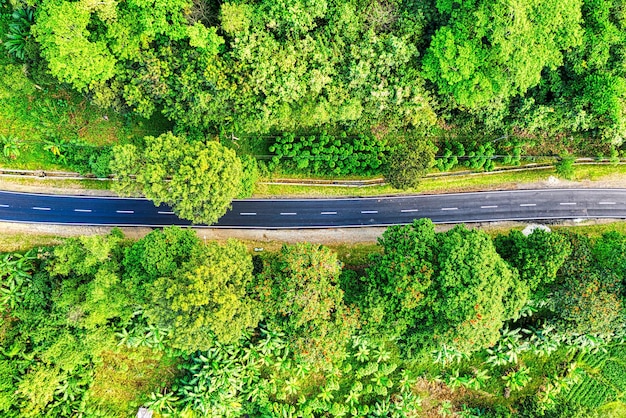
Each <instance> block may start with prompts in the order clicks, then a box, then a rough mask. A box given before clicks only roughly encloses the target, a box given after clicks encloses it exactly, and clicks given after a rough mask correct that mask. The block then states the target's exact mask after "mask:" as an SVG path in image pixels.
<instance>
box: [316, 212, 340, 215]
mask: <svg viewBox="0 0 626 418" xmlns="http://www.w3.org/2000/svg"><path fill="white" fill-rule="evenodd" d="M336 214H337V212H320V215H336Z"/></svg>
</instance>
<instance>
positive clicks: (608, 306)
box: [553, 234, 624, 334]
mask: <svg viewBox="0 0 626 418" xmlns="http://www.w3.org/2000/svg"><path fill="white" fill-rule="evenodd" d="M567 238H568V240H569V242H570V245H571V247H572V253H571V254H570V256H569V257H568V258H567V260H566V261H565V262H564V263H563V265H562V266H561V269H560V270H559V272H558V282H557V286H556V287H555V289H554V297H553V310H554V313H555V321H556V322H557V324H558V325H560V326H561V328H563V330H564V331H565V332H569V333H574V334H596V333H600V334H611V333H613V332H614V331H616V330H617V329H619V328H621V327H622V326H623V309H624V306H623V301H622V299H621V297H620V296H621V294H620V293H621V291H622V279H623V277H621V276H620V275H619V271H620V270H619V265H604V264H603V262H607V261H609V259H607V258H604V257H605V255H606V254H607V253H606V252H605V251H604V249H605V247H604V245H605V243H602V244H600V246H599V248H598V249H596V248H594V243H593V242H592V241H591V239H590V238H588V237H586V236H583V235H580V234H567ZM608 239H609V240H610V239H611V238H610V237H609V238H608ZM596 254H597V255H599V256H600V260H602V261H599V260H598V258H596ZM616 267H617V268H616Z"/></svg>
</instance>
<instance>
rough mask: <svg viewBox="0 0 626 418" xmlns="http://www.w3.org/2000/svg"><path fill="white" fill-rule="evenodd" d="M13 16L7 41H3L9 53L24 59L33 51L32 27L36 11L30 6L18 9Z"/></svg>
mask: <svg viewBox="0 0 626 418" xmlns="http://www.w3.org/2000/svg"><path fill="white" fill-rule="evenodd" d="M11 17H12V22H11V24H10V25H9V31H8V33H7V34H6V41H4V42H3V43H4V47H5V48H6V50H7V52H8V53H9V54H11V55H13V56H14V57H15V58H17V59H19V60H21V61H24V60H25V59H26V58H27V56H29V55H30V54H31V53H32V52H31V51H30V49H32V35H31V34H30V27H31V25H32V24H33V21H34V11H33V9H30V8H24V9H17V10H15V11H14V12H13V14H12V15H11ZM29 58H30V56H29Z"/></svg>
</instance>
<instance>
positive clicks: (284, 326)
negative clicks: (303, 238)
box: [255, 244, 357, 368]
mask: <svg viewBox="0 0 626 418" xmlns="http://www.w3.org/2000/svg"><path fill="white" fill-rule="evenodd" d="M264 264H265V266H264V269H263V271H262V272H261V273H260V274H259V275H258V276H257V277H256V279H255V281H256V285H255V292H256V294H257V295H258V298H259V300H260V302H261V304H262V306H263V310H264V320H265V323H267V324H269V325H271V327H272V328H274V329H280V330H282V331H284V332H285V333H286V334H287V335H289V336H290V337H289V338H290V340H291V342H292V344H293V347H294V349H295V350H296V352H299V353H300V356H301V357H302V358H303V359H304V361H306V362H308V363H311V364H312V366H314V367H317V368H326V367H328V365H330V364H332V363H333V362H335V361H336V360H337V359H338V358H339V359H340V358H342V357H343V355H344V349H345V345H346V341H347V340H348V339H349V338H350V336H351V334H352V332H353V331H354V330H355V329H356V328H357V323H356V322H357V321H356V318H355V315H354V314H353V313H351V312H350V309H349V308H348V307H346V306H345V305H344V304H343V291H342V290H341V289H340V288H339V286H338V285H337V280H338V278H339V274H340V273H341V263H340V262H339V261H338V260H337V254H335V253H333V252H332V251H330V250H329V249H328V248H326V247H319V246H314V245H312V244H296V245H293V246H286V245H285V246H283V248H282V249H281V251H280V253H278V254H277V255H276V256H274V257H272V258H270V259H267V260H265V263H264Z"/></svg>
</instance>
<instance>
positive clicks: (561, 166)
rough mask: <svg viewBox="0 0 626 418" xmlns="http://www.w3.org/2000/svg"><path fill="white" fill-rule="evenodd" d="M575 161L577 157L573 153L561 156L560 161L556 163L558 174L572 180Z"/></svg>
mask: <svg viewBox="0 0 626 418" xmlns="http://www.w3.org/2000/svg"><path fill="white" fill-rule="evenodd" d="M574 161H576V158H574V157H572V156H571V155H567V156H562V157H560V159H559V161H558V162H557V163H556V164H555V165H554V168H556V174H557V175H558V176H559V177H561V178H564V179H567V180H571V179H572V178H573V177H574Z"/></svg>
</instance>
